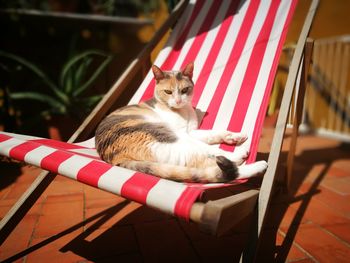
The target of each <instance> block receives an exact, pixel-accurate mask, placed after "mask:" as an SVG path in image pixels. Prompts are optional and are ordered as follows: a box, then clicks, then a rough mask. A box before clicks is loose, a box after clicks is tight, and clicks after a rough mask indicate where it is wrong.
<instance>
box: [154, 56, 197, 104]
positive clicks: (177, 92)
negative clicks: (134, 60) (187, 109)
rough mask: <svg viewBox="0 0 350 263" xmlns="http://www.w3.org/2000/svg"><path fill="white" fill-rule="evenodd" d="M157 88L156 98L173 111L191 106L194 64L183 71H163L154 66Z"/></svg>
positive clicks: (190, 64)
mask: <svg viewBox="0 0 350 263" xmlns="http://www.w3.org/2000/svg"><path fill="white" fill-rule="evenodd" d="M152 71H153V75H154V78H155V80H156V87H155V90H154V97H155V98H156V100H157V101H158V102H160V103H162V104H165V105H167V106H168V107H170V108H173V109H180V108H183V107H184V106H186V105H188V104H191V101H192V95H193V81H192V76H193V63H192V62H191V63H189V64H188V65H187V66H186V67H185V68H184V69H183V70H181V71H162V70H161V69H160V68H158V67H157V66H155V65H153V66H152Z"/></svg>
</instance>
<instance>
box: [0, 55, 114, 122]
mask: <svg viewBox="0 0 350 263" xmlns="http://www.w3.org/2000/svg"><path fill="white" fill-rule="evenodd" d="M0 57H3V58H6V59H8V60H12V61H14V62H16V63H18V64H19V65H20V66H21V67H25V68H26V69H28V70H29V71H30V72H32V73H34V75H35V76H36V78H38V79H39V80H40V83H42V84H43V85H44V86H45V87H46V88H47V91H46V92H45V93H42V92H39V91H34V90H31V91H16V92H13V91H12V92H10V94H9V96H10V98H11V99H12V100H36V101H38V102H40V103H42V104H44V105H45V107H44V110H43V111H42V112H41V113H40V115H41V117H45V118H49V117H51V116H52V115H57V114H59V115H69V116H72V117H75V118H78V119H80V118H81V117H83V116H84V115H85V114H86V113H87V112H89V111H90V110H91V109H92V107H93V106H94V105H95V104H96V103H97V102H98V101H99V100H100V99H101V98H102V95H101V94H99V95H90V96H83V94H84V92H86V91H87V90H88V89H89V88H90V87H91V86H92V84H93V83H94V82H95V81H96V79H97V78H98V76H99V75H100V74H101V72H102V71H103V70H104V69H105V68H106V67H107V65H108V64H109V63H110V62H111V60H112V56H111V55H107V54H105V53H104V52H101V51H98V50H87V51H84V52H81V53H79V54H77V55H74V56H72V57H71V58H70V59H68V61H67V62H66V63H65V64H64V65H63V67H62V69H61V71H60V74H59V77H58V80H57V83H56V82H54V81H53V80H52V79H51V78H50V77H49V76H48V75H47V74H46V73H45V72H44V71H43V70H41V69H40V68H39V67H38V66H37V65H35V64H34V63H31V62H29V61H28V60H26V59H24V58H22V57H19V56H17V55H14V54H12V53H8V52H3V51H0ZM97 57H100V58H103V60H102V62H101V63H100V64H99V66H98V67H97V69H95V70H94V71H93V73H92V74H91V75H88V74H89V73H90V72H91V68H90V66H91V64H92V62H93V61H94V59H95V58H97Z"/></svg>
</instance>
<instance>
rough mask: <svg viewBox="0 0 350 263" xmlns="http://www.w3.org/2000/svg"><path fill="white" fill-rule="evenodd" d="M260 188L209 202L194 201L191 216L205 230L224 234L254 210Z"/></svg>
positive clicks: (215, 233) (214, 233)
mask: <svg viewBox="0 0 350 263" xmlns="http://www.w3.org/2000/svg"><path fill="white" fill-rule="evenodd" d="M258 195H259V190H248V191H245V192H242V193H239V194H235V195H232V196H229V197H225V198H222V199H219V200H215V201H209V202H207V203H200V202H197V203H194V204H193V206H192V209H191V214H190V218H191V220H192V221H194V222H196V223H198V224H199V227H200V229H201V230H203V231H204V232H207V233H210V234H213V235H218V236H220V235H222V234H223V233H225V232H226V231H228V230H229V229H230V228H232V227H233V226H234V225H235V224H237V223H238V222H239V221H241V220H242V219H244V218H245V217H246V216H247V215H249V214H250V213H251V212H253V209H254V207H255V205H256V202H257V198H258Z"/></svg>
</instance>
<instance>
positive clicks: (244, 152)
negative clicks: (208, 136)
mask: <svg viewBox="0 0 350 263" xmlns="http://www.w3.org/2000/svg"><path fill="white" fill-rule="evenodd" d="M248 156H249V149H248V148H247V147H244V146H240V147H237V148H236V150H235V151H234V152H233V153H230V157H229V159H230V160H231V161H232V162H234V163H235V164H237V165H241V164H242V163H244V162H245V161H246V160H247V158H248Z"/></svg>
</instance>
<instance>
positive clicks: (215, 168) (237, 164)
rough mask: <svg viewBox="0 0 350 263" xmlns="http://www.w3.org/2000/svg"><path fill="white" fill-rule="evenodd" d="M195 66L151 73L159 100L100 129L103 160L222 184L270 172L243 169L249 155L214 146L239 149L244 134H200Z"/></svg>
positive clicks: (123, 112) (117, 115) (262, 166)
mask: <svg viewBox="0 0 350 263" xmlns="http://www.w3.org/2000/svg"><path fill="white" fill-rule="evenodd" d="M193 70H194V64H193V63H189V64H188V65H187V66H186V67H185V68H184V69H183V70H181V71H162V70H161V69H160V68H159V67H157V66H156V65H153V66H152V72H153V75H154V79H155V82H156V86H155V91H154V97H153V98H152V99H150V100H147V101H144V102H141V103H139V104H137V105H129V106H125V107H122V108H120V109H117V110H115V111H114V112H112V113H111V114H109V115H108V116H107V117H106V118H105V119H103V120H102V122H101V123H100V124H99V125H98V127H97V129H96V134H95V135H96V136H95V144H96V149H97V152H98V153H99V155H100V157H101V159H102V160H104V161H106V162H108V163H111V164H113V165H118V166H121V167H124V168H128V169H132V170H136V171H139V172H142V173H147V174H152V175H155V176H159V177H162V178H166V179H171V180H175V181H186V182H202V183H218V182H229V181H232V180H234V179H240V178H249V177H252V176H256V175H259V174H262V173H264V172H265V170H266V168H267V163H266V162H265V161H258V162H255V163H252V164H243V163H244V161H245V159H246V158H247V157H248V154H249V152H248V151H247V150H245V149H244V148H243V150H238V149H239V148H241V147H237V149H236V151H235V152H233V153H232V152H227V151H224V150H221V149H220V148H218V147H213V146H211V145H213V144H220V143H226V144H236V145H240V144H242V143H243V142H244V141H246V140H247V136H246V135H244V134H242V133H233V132H230V131H225V130H223V131H221V130H198V117H197V114H196V111H195V109H194V108H193V107H192V95H193V90H194V84H193V81H192V76H193Z"/></svg>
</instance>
